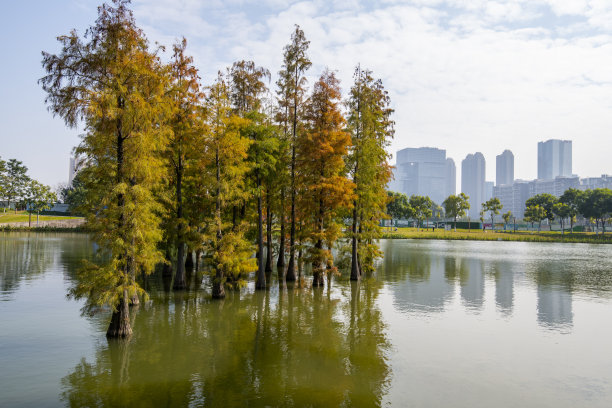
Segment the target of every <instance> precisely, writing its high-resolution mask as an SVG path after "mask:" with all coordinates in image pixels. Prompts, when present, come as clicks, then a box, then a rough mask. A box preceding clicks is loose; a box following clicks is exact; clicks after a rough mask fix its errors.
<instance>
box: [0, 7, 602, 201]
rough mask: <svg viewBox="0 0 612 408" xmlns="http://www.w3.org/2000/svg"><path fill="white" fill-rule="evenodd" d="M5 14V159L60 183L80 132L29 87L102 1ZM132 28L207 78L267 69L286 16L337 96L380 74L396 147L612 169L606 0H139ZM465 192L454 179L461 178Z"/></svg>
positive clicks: (525, 171) (523, 172) (526, 166)
mask: <svg viewBox="0 0 612 408" xmlns="http://www.w3.org/2000/svg"><path fill="white" fill-rule="evenodd" d="M5 3H6V4H3V13H2V16H1V17H0V23H1V25H0V34H1V38H2V41H1V43H0V52H1V55H3V61H2V64H0V75H1V76H0V77H1V78H2V87H1V89H2V96H3V97H2V98H0V123H1V124H2V127H1V129H2V130H1V131H0V156H1V157H2V158H4V159H7V158H13V157H14V158H17V159H19V160H22V161H23V162H24V163H25V164H26V165H27V166H28V167H29V168H30V174H31V176H32V177H34V178H37V179H39V180H40V181H42V182H44V183H46V184H50V185H53V186H54V185H56V184H57V183H59V182H62V181H66V180H67V178H68V159H69V156H70V151H71V149H72V147H73V146H75V145H76V144H78V142H79V138H78V133H79V132H78V131H76V130H72V129H67V128H66V127H65V126H64V124H63V122H62V121H61V120H60V119H59V118H53V117H52V116H51V115H50V114H49V113H48V112H47V111H46V107H45V105H44V103H43V99H44V94H43V92H42V90H41V89H40V87H39V86H38V85H37V83H36V81H37V79H38V78H40V77H41V76H42V75H43V72H42V68H41V65H40V60H41V55H40V52H41V51H42V50H46V51H57V50H58V48H57V43H56V41H55V37H56V36H58V35H61V34H65V33H68V32H69V30H70V29H72V28H76V29H77V30H79V32H81V33H82V32H83V31H84V30H85V29H86V28H87V26H88V25H90V24H92V23H93V22H94V20H95V18H96V7H97V6H98V5H99V2H98V1H92V0H54V1H27V2H5ZM133 8H134V12H135V16H136V19H137V23H138V24H139V25H140V26H141V27H142V28H143V29H144V30H145V33H146V34H147V36H148V37H149V39H150V40H151V41H158V42H160V43H162V44H164V45H166V46H168V48H170V46H171V45H172V43H173V42H174V41H175V40H177V39H178V38H180V37H181V36H185V37H186V38H187V40H188V42H189V45H188V50H189V51H190V52H191V53H192V54H193V55H194V57H195V62H196V65H197V66H198V68H199V69H200V71H201V77H202V79H203V82H204V83H205V84H206V83H210V80H211V79H212V78H213V77H214V76H215V73H216V72H217V70H219V69H223V68H224V67H225V66H227V65H229V64H231V63H232V62H233V61H234V60H237V59H253V60H254V61H255V62H256V63H257V64H258V65H262V66H265V67H267V68H268V69H269V70H270V71H271V72H272V74H273V78H272V82H274V80H275V74H276V73H277V72H278V70H279V69H280V64H281V58H282V48H283V46H284V45H285V44H286V43H287V42H288V41H289V36H290V34H291V31H292V28H293V25H294V24H300V25H301V26H302V28H303V29H304V31H305V34H306V36H307V38H308V39H309V40H310V41H311V47H310V52H309V53H310V57H311V60H312V61H313V66H312V68H311V70H310V72H309V75H310V83H311V84H312V83H313V81H314V79H315V78H316V77H317V76H318V75H320V73H321V72H322V70H323V69H324V68H325V67H326V66H327V67H329V68H330V69H334V70H337V71H338V75H339V77H340V78H341V80H342V85H343V87H344V90H345V91H346V89H347V88H348V87H349V86H350V82H351V76H352V73H353V69H354V67H355V65H356V64H357V63H361V64H362V66H364V67H367V68H370V69H371V70H373V71H374V74H375V75H376V76H378V77H380V78H382V79H383V82H384V84H385V85H386V87H387V89H388V90H389V92H390V95H391V98H392V101H393V105H394V108H395V110H396V113H395V121H396V136H395V140H394V141H393V145H392V148H391V153H395V151H396V150H397V149H401V148H404V147H419V146H433V147H439V148H445V149H447V154H448V156H450V157H452V158H453V159H454V160H455V163H456V164H457V167H458V169H457V170H458V171H457V180H460V179H461V178H460V164H461V160H462V159H463V158H464V157H465V156H466V155H467V154H468V153H473V152H476V151H481V152H482V153H483V154H484V155H485V158H486V160H487V179H489V180H494V175H495V155H497V154H500V153H501V152H502V151H503V150H504V149H510V150H512V151H513V152H514V155H515V173H516V174H515V175H516V177H517V178H524V179H531V178H535V176H536V169H537V163H536V160H537V142H538V141H541V140H546V139H549V138H561V139H571V140H573V142H574V149H573V156H574V157H573V162H574V166H573V170H574V173H577V174H579V175H580V176H582V177H586V176H598V175H600V174H602V173H612V165H611V164H610V160H609V157H610V152H611V151H612V138H611V137H610V133H611V130H612V114H611V113H612V2H610V1H606V0H571V1H570V0H508V1H482V0H470V1H466V0H414V1H399V0H398V1H394V0H381V1H377V2H376V1H359V0H352V1H351V0H345V1H338V0H326V1H319V0H314V1H300V2H291V1H281V0H262V1H258V2H249V1H245V0H227V1H216V0H211V1H198V0H134V1H133ZM457 187H458V189H459V188H460V186H459V182H458V184H457Z"/></svg>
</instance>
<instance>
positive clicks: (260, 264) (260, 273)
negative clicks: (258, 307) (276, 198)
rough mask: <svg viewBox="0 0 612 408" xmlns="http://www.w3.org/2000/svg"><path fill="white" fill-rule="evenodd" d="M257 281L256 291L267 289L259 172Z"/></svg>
mask: <svg viewBox="0 0 612 408" xmlns="http://www.w3.org/2000/svg"><path fill="white" fill-rule="evenodd" d="M256 177H257V190H258V193H257V281H256V282H255V289H265V288H266V273H265V271H264V257H263V249H264V244H263V206H262V202H261V179H260V177H259V171H257V176H256Z"/></svg>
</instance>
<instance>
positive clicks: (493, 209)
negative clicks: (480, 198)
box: [482, 197, 504, 230]
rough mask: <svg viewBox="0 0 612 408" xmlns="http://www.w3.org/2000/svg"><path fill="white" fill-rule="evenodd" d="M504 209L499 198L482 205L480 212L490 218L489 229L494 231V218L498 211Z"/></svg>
mask: <svg viewBox="0 0 612 408" xmlns="http://www.w3.org/2000/svg"><path fill="white" fill-rule="evenodd" d="M502 208H504V206H503V205H502V203H501V202H500V201H499V198H497V197H493V198H491V199H490V200H488V201H487V202H485V203H482V210H483V211H484V212H488V213H489V215H490V216H491V229H492V230H494V229H495V216H496V215H497V214H499V211H500V210H501V209H502Z"/></svg>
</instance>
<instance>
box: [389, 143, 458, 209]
mask: <svg viewBox="0 0 612 408" xmlns="http://www.w3.org/2000/svg"><path fill="white" fill-rule="evenodd" d="M449 160H450V162H449V161H448V160H447V158H446V150H443V149H436V148H433V147H419V148H411V147H410V148H406V149H402V150H399V151H398V152H397V156H396V164H395V171H394V177H395V181H394V182H393V183H392V184H391V185H390V188H391V189H393V190H395V191H397V192H399V193H403V194H406V195H407V196H409V197H410V196H411V195H413V194H416V195H423V196H425V195H426V196H429V198H431V199H432V200H433V201H434V202H436V203H438V204H441V203H442V201H444V199H445V198H446V197H448V195H449V194H453V192H454V191H455V184H456V181H455V163H454V162H453V161H452V159H449Z"/></svg>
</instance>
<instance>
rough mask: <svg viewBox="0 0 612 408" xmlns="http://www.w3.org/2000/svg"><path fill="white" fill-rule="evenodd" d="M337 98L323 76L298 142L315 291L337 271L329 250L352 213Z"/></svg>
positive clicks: (333, 83)
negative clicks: (348, 211) (346, 212)
mask: <svg viewBox="0 0 612 408" xmlns="http://www.w3.org/2000/svg"><path fill="white" fill-rule="evenodd" d="M341 97H342V94H341V92H340V84H339V81H338V79H337V78H336V76H335V75H334V73H333V72H330V71H329V70H325V71H324V72H323V74H322V75H321V77H320V78H319V80H318V81H317V82H316V83H315V85H314V90H313V93H312V96H311V97H310V98H309V101H308V104H307V106H306V111H305V115H304V117H305V119H306V132H304V134H303V136H302V137H300V138H298V140H297V148H298V162H299V163H300V168H301V170H302V172H303V175H302V177H301V178H302V180H301V185H302V189H301V190H302V191H304V195H303V197H302V199H301V200H300V202H301V203H302V209H301V211H300V213H301V214H303V216H304V223H305V225H304V230H305V231H306V234H307V237H306V239H307V240H308V241H309V242H310V244H311V245H310V246H309V247H308V249H307V251H308V254H309V260H310V262H311V263H312V273H313V286H323V284H324V279H323V277H324V273H325V269H327V272H328V273H329V274H331V273H333V271H334V270H335V269H336V268H335V267H334V266H333V264H334V262H333V260H334V258H333V255H332V252H331V248H332V247H333V245H334V244H335V242H336V241H337V239H338V238H339V236H340V234H341V232H342V223H341V220H340V219H339V217H338V213H339V211H341V210H342V209H348V208H350V207H351V205H352V201H353V199H354V197H353V190H354V184H353V183H352V182H351V181H350V180H348V179H347V178H346V177H345V176H344V171H345V169H346V165H345V162H344V157H346V155H347V152H348V147H349V145H350V141H351V139H350V135H349V134H348V132H346V130H345V124H346V121H345V119H344V117H343V116H342V112H341V109H340V105H341Z"/></svg>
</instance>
